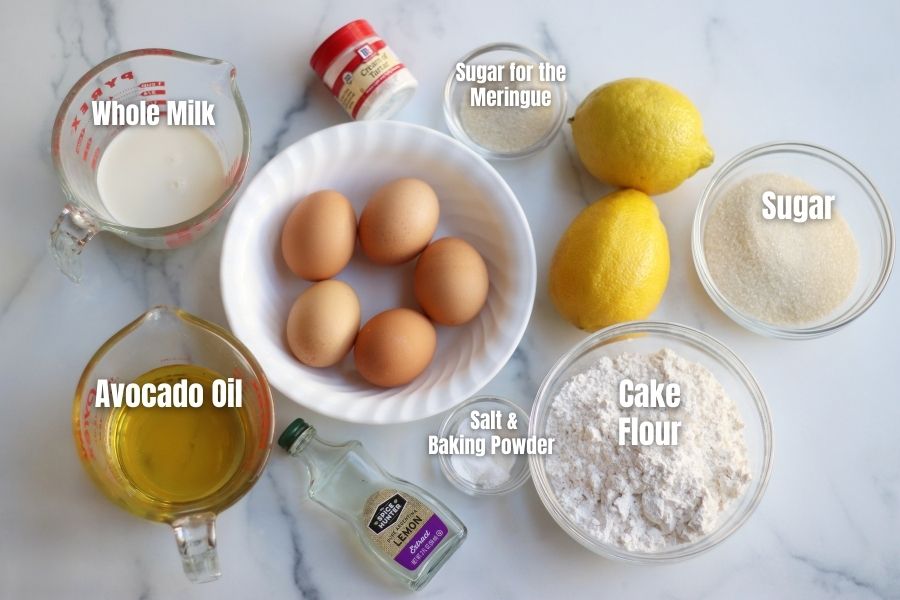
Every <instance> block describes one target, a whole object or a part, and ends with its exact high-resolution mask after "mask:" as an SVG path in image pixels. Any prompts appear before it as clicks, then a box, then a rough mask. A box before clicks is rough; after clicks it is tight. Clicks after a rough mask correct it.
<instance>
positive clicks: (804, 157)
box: [691, 142, 894, 339]
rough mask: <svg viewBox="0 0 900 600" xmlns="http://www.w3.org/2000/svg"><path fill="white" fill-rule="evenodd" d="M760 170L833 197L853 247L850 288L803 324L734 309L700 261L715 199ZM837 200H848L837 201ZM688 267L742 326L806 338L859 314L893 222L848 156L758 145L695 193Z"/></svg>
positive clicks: (882, 263) (887, 269)
mask: <svg viewBox="0 0 900 600" xmlns="http://www.w3.org/2000/svg"><path fill="white" fill-rule="evenodd" d="M760 173H782V174H785V175H791V176H794V177H797V178H799V179H802V180H804V181H806V182H807V183H809V184H810V185H812V186H813V187H815V188H817V189H820V190H823V193H824V192H826V191H827V193H829V194H835V195H836V196H837V205H838V210H839V212H840V214H841V215H842V216H843V217H844V219H845V220H846V221H847V224H848V225H849V226H850V229H851V230H852V231H853V235H854V237H855V238H856V243H857V245H858V246H859V276H858V278H857V281H856V286H855V287H854V289H853V291H852V293H851V294H850V296H849V297H848V298H847V300H846V301H845V302H844V303H843V304H842V305H841V306H840V307H838V308H837V309H836V310H835V311H834V312H833V313H832V314H830V315H828V316H827V317H825V318H824V319H820V320H819V321H814V322H811V323H808V324H805V325H803V326H799V327H792V326H785V325H775V324H772V323H767V322H765V321H762V320H760V319H758V318H756V317H754V316H751V315H748V314H746V313H744V312H742V311H741V310H739V309H738V308H736V307H735V306H734V305H733V304H732V303H731V302H729V301H728V299H727V298H725V297H724V296H723V294H722V293H721V292H720V291H719V289H718V287H717V286H716V283H715V281H713V278H712V275H711V274H710V271H709V267H708V266H707V263H706V255H705V253H704V247H703V233H704V229H705V228H706V222H707V219H708V218H709V215H710V214H711V213H712V210H713V207H714V206H715V204H716V202H718V201H719V199H720V198H721V197H722V196H723V194H724V193H725V192H727V191H728V190H729V189H731V187H732V186H734V185H735V184H737V183H738V182H739V181H741V180H742V179H744V178H746V177H749V176H751V175H755V174H760ZM841 199H848V200H849V201H843V202H841ZM691 249H692V252H693V255H694V266H695V267H696V268H697V274H698V275H699V277H700V282H701V283H702V284H703V287H704V288H706V292H707V293H708V294H709V296H710V298H712V300H713V302H715V303H716V305H718V307H719V308H720V309H722V311H723V312H724V313H725V314H726V315H728V316H729V317H730V318H731V319H733V320H734V321H736V322H737V323H738V324H740V325H742V326H743V327H745V328H747V329H749V330H750V331H753V332H755V333H759V334H762V335H768V336H772V337H777V338H784V339H808V338H816V337H821V336H823V335H827V334H829V333H833V332H834V331H837V330H838V329H840V328H841V327H843V326H844V325H846V324H847V323H849V322H850V321H852V320H854V319H855V318H857V317H858V316H860V315H861V314H863V313H864V312H865V311H866V310H867V309H868V308H869V307H870V306H872V304H873V303H874V302H875V300H876V299H877V298H878V296H879V295H880V294H881V291H882V290H883V289H884V286H885V285H886V284H887V281H888V278H889V277H890V275H891V268H892V266H893V263H894V226H893V224H892V222H891V215H890V212H888V208H887V206H886V205H885V203H884V200H882V198H881V196H880V195H879V194H878V190H876V189H875V186H874V185H872V182H871V181H869V179H868V178H867V177H866V176H865V175H864V174H863V173H862V172H861V171H860V170H859V169H857V168H856V167H855V166H854V165H853V164H851V163H850V162H849V161H848V160H846V159H844V158H842V157H840V156H838V155H837V154H835V153H834V152H832V151H830V150H826V149H825V148H820V147H818V146H813V145H811V144H802V143H796V142H780V143H773V144H764V145H762V146H756V147H754V148H750V149H749V150H746V151H744V152H742V153H741V154H739V155H737V156H736V157H734V158H732V159H731V160H730V161H728V162H727V163H726V164H725V165H724V166H723V167H722V168H721V169H719V171H718V172H717V173H716V174H715V176H714V177H713V178H712V180H710V182H709V184H708V185H707V186H706V190H704V192H703V196H702V197H701V198H700V204H699V205H698V206H697V212H696V213H695V215H694V225H693V231H692V234H691Z"/></svg>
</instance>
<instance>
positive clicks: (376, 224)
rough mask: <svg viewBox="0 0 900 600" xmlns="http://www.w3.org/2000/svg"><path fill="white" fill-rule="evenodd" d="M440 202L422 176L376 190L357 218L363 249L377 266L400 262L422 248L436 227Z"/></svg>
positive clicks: (392, 183)
mask: <svg viewBox="0 0 900 600" xmlns="http://www.w3.org/2000/svg"><path fill="white" fill-rule="evenodd" d="M439 216H440V205H439V204H438V199H437V195H436V194H435V193H434V190H433V189H431V186H430V185H428V184H427V183H425V182H424V181H422V180H421V179H396V180H394V181H391V182H390V183H388V184H386V185H384V186H382V187H381V188H379V189H378V191H376V192H375V193H374V194H373V195H372V197H371V198H370V199H369V202H368V203H367V204H366V207H365V208H364V209H363V211H362V214H361V215H360V217H359V242H360V245H361V246H362V249H363V252H365V253H366V256H368V257H369V258H370V259H371V260H372V262H374V263H376V264H379V265H399V264H401V263H405V262H407V261H409V260H412V259H413V258H415V257H416V255H417V254H419V253H420V252H421V251H422V250H424V249H425V246H427V245H428V242H430V241H431V237H432V236H433V235H434V231H435V229H437V224H438V217H439Z"/></svg>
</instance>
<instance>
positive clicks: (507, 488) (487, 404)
mask: <svg viewBox="0 0 900 600" xmlns="http://www.w3.org/2000/svg"><path fill="white" fill-rule="evenodd" d="M473 410H480V411H482V412H483V411H489V410H500V411H502V412H501V415H502V417H503V423H504V426H505V424H506V423H507V415H508V414H509V413H510V412H515V413H516V416H517V428H516V431H517V432H518V433H517V434H516V435H515V436H510V437H525V435H526V432H527V431H528V413H526V412H525V411H524V410H522V408H521V407H520V406H518V405H517V404H515V403H513V402H511V401H509V400H507V399H506V398H498V397H496V396H476V397H475V398H469V399H468V400H466V401H465V402H463V403H462V404H460V405H459V406H457V407H456V408H455V409H453V410H452V411H451V412H450V414H449V415H447V418H446V419H444V422H443V424H441V430H440V436H441V437H447V436H448V435H451V434H452V435H456V432H457V431H459V425H460V423H461V422H462V421H465V420H467V419H469V418H470V415H471V414H472V411H473ZM439 459H440V463H441V471H442V472H443V473H444V477H446V478H447V480H448V481H449V482H450V483H452V484H453V485H454V486H456V487H457V488H458V489H460V490H462V491H463V492H465V493H467V494H469V495H471V496H499V495H500V494H506V493H507V492H511V491H513V490H515V489H518V488H519V487H521V486H522V484H523V483H525V482H526V481H528V477H529V476H530V475H531V473H530V472H529V470H528V457H527V456H525V455H524V454H519V455H516V457H515V461H514V462H513V466H512V468H511V469H510V472H509V479H507V480H506V481H504V482H503V483H501V484H500V485H498V486H495V487H485V486H481V485H477V484H476V483H473V482H471V481H469V480H468V479H466V478H465V477H464V476H463V475H461V474H460V473H458V472H457V471H456V467H455V466H454V464H453V456H451V455H447V454H441V455H440V456H439Z"/></svg>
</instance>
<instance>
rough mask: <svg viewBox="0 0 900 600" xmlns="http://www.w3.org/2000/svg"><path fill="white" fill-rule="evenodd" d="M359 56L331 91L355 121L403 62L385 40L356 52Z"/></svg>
mask: <svg viewBox="0 0 900 600" xmlns="http://www.w3.org/2000/svg"><path fill="white" fill-rule="evenodd" d="M356 55H357V58H356V59H354V60H351V61H350V63H349V64H348V65H347V66H346V67H344V70H343V71H341V73H340V75H338V78H337V80H336V81H335V83H334V88H333V89H332V93H333V94H334V97H335V98H337V101H338V102H340V103H341V106H343V107H344V110H346V111H347V113H348V114H349V115H350V116H351V117H353V118H354V119H355V118H356V115H357V114H358V113H359V109H360V108H361V107H362V104H363V102H365V101H366V99H367V98H368V97H369V96H371V95H372V94H373V93H374V92H375V89H376V88H377V87H378V86H379V85H381V83H382V82H383V81H384V80H385V79H387V78H388V77H390V76H391V75H393V74H394V73H396V72H397V71H399V70H400V69H402V68H403V63H402V62H400V59H399V58H397V55H396V54H394V52H393V51H392V50H391V49H390V48H389V47H388V46H386V45H385V44H384V42H383V41H382V42H380V43H375V44H363V45H362V46H360V47H359V48H357V49H356Z"/></svg>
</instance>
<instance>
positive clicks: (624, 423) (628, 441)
mask: <svg viewBox="0 0 900 600" xmlns="http://www.w3.org/2000/svg"><path fill="white" fill-rule="evenodd" d="M619 406H620V407H622V408H625V409H632V408H655V409H660V410H668V409H675V408H678V407H679V406H681V386H680V385H678V384H677V383H664V382H660V381H657V380H656V379H651V380H650V381H649V382H648V383H635V382H634V381H632V380H631V379H623V380H622V381H620V382H619ZM679 429H681V421H677V420H666V419H660V420H650V419H645V420H642V419H639V418H638V417H634V416H631V417H619V445H620V446H677V445H678V431H679Z"/></svg>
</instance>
